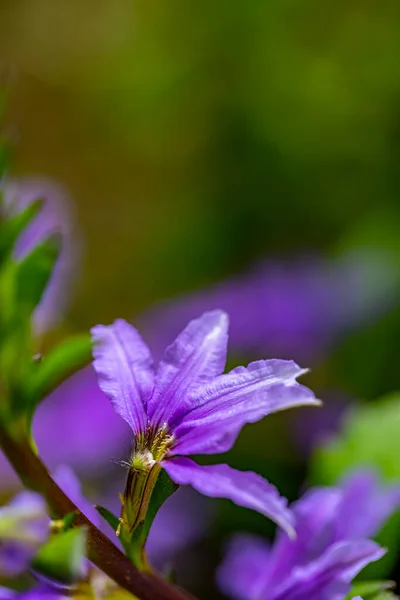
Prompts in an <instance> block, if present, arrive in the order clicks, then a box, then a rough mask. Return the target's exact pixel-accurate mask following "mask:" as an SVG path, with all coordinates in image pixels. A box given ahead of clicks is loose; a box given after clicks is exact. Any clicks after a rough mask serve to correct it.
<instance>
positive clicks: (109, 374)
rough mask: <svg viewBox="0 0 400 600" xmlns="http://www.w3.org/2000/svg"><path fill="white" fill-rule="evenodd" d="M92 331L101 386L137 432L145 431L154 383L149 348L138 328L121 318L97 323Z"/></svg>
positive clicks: (96, 366) (94, 354) (95, 364)
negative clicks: (107, 323) (111, 321)
mask: <svg viewBox="0 0 400 600" xmlns="http://www.w3.org/2000/svg"><path fill="white" fill-rule="evenodd" d="M91 333H92V339H93V342H94V348H93V356H94V359H95V360H94V362H93V366H94V369H95V371H96V374H97V380H98V384H99V386H100V389H101V390H102V391H103V392H104V393H105V394H106V396H107V397H108V399H109V400H110V401H111V403H112V405H113V407H114V410H115V411H116V412H117V413H118V414H119V415H120V416H121V417H122V418H123V419H125V421H126V422H127V423H129V425H130V426H131V427H132V429H133V431H134V433H138V432H140V431H144V430H145V429H146V426H147V417H146V405H147V402H148V400H149V398H150V396H151V394H152V391H153V386H154V372H153V361H152V357H151V353H150V350H149V349H148V347H147V346H146V344H145V343H144V341H143V340H142V338H141V337H140V335H139V333H138V332H137V330H136V329H135V328H134V327H132V326H131V325H129V324H128V323H127V322H126V321H124V320H122V319H118V320H117V321H115V322H114V323H113V325H109V326H104V325H96V327H93V328H92V330H91Z"/></svg>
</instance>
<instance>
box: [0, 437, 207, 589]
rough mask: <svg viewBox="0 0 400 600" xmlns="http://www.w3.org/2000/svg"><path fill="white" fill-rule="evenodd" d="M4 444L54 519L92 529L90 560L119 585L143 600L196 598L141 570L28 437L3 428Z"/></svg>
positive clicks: (19, 473)
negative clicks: (81, 504) (18, 437)
mask: <svg viewBox="0 0 400 600" xmlns="http://www.w3.org/2000/svg"><path fill="white" fill-rule="evenodd" d="M0 446H1V448H2V450H3V452H4V453H5V455H6V456H7V458H8V460H9V461H10V463H11V465H12V466H13V468H14V469H15V471H16V472H17V474H18V476H19V477H20V479H21V481H22V482H23V483H24V485H25V486H26V487H28V488H30V489H32V490H35V491H37V492H40V493H41V494H42V495H43V496H44V497H45V498H46V500H47V503H48V505H49V507H50V510H51V512H52V516H54V518H61V517H64V516H65V515H67V514H69V513H72V512H76V513H77V514H78V516H77V518H76V519H75V520H74V524H73V525H74V526H82V525H83V526H85V527H86V528H87V530H88V550H87V552H88V558H89V560H90V561H92V562H93V563H94V564H95V565H96V566H97V567H98V568H99V569H101V571H103V572H104V573H105V574H106V575H108V576H109V577H110V578H111V579H112V580H114V581H115V582H116V583H117V584H118V585H120V586H121V587H122V588H124V589H125V590H127V591H128V592H131V593H132V594H133V595H134V596H136V597H137V598H139V599H140V600H195V599H194V598H193V596H190V595H189V594H188V593H187V592H184V591H183V590H181V589H179V588H177V587H175V586H173V585H171V584H169V583H167V582H166V581H164V580H163V579H161V578H159V577H158V576H156V575H153V574H150V573H143V572H141V571H139V570H138V569H137V568H136V567H135V566H134V565H133V564H132V563H131V562H130V560H129V559H128V558H127V557H126V556H125V555H124V554H122V552H121V551H120V550H119V549H118V548H117V547H116V546H115V545H114V544H113V543H112V542H111V540H109V539H108V537H107V536H105V535H104V534H103V533H102V532H101V531H100V530H99V529H97V527H95V526H94V525H93V523H91V522H90V521H89V519H87V518H86V517H85V515H83V514H82V513H81V512H80V511H79V509H78V508H77V507H76V506H75V504H74V503H73V502H72V501H71V500H70V499H69V498H68V496H66V495H65V494H64V492H63V491H62V490H61V489H60V488H59V487H58V485H57V484H56V483H55V481H54V480H53V479H52V478H51V476H50V474H49V472H48V471H47V469H46V467H45V465H44V464H43V463H42V461H41V460H40V458H39V457H38V456H36V454H35V453H34V452H33V450H32V448H31V446H30V444H29V442H28V440H23V441H20V440H18V441H17V440H15V439H13V438H12V437H11V436H10V435H9V434H8V433H7V432H5V431H4V430H3V429H2V428H1V427H0Z"/></svg>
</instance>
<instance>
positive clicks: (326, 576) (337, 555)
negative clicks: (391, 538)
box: [266, 540, 385, 600]
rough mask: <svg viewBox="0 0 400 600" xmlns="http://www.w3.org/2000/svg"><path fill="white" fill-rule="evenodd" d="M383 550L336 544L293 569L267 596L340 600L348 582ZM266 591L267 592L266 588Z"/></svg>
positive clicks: (372, 545)
mask: <svg viewBox="0 0 400 600" xmlns="http://www.w3.org/2000/svg"><path fill="white" fill-rule="evenodd" d="M384 554H385V550H384V549H383V548H381V547H380V546H378V544H376V543H375V542H372V541H370V540H358V541H351V542H348V541H346V542H338V543H337V544H333V545H332V546H331V547H330V548H328V550H327V551H326V552H325V553H324V554H323V555H322V556H321V557H320V558H318V559H317V560H315V561H314V562H311V563H309V564H307V565H305V566H303V567H299V568H296V569H293V571H292V574H291V576H290V577H287V578H285V579H284V581H283V582H282V584H281V585H280V586H278V587H277V588H275V590H274V592H273V593H272V594H271V595H270V596H268V597H270V598H271V600H342V599H343V598H344V597H345V596H346V594H347V593H348V592H349V591H350V583H351V581H352V579H353V578H354V577H355V576H356V575H357V574H358V573H359V572H360V571H361V570H362V569H363V568H364V567H365V566H366V565H368V564H369V563H370V562H373V561H375V560H379V559H380V558H381V557H382V556H383V555H384ZM266 589H268V590H270V588H266Z"/></svg>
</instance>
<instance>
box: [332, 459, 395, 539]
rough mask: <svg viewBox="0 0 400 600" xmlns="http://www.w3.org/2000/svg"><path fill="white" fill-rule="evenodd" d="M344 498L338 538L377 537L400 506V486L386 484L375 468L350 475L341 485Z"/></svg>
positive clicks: (341, 506)
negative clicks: (381, 480) (382, 482)
mask: <svg viewBox="0 0 400 600" xmlns="http://www.w3.org/2000/svg"><path fill="white" fill-rule="evenodd" d="M341 488H342V490H343V499H342V502H341V505H340V518H338V519H337V523H336V539H356V538H362V537H364V538H367V537H373V536H375V535H376V534H377V533H379V530H380V529H381V528H382V526H383V525H384V524H385V521H387V519H388V518H389V517H390V515H391V514H392V513H394V512H395V511H396V510H398V509H399V508H400V485H398V484H397V485H396V484H395V485H391V486H386V487H385V486H383V485H382V484H381V483H380V482H379V480H378V477H377V475H376V474H375V473H374V472H373V471H369V470H362V471H356V472H355V473H352V474H350V475H349V476H348V477H347V478H346V479H345V480H344V481H343V482H342V484H341Z"/></svg>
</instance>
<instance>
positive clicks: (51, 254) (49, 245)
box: [15, 237, 60, 318]
mask: <svg viewBox="0 0 400 600" xmlns="http://www.w3.org/2000/svg"><path fill="white" fill-rule="evenodd" d="M59 246H60V243H59V239H58V237H51V238H49V239H47V240H45V241H43V242H41V243H40V244H38V245H37V246H36V247H35V248H34V249H33V250H32V251H31V252H30V253H29V254H28V255H27V256H26V257H25V258H23V259H22V260H21V261H20V262H19V263H18V266H17V269H16V286H15V302H16V306H17V307H18V310H19V311H22V314H23V315H26V317H27V318H29V316H30V315H31V314H32V313H33V311H34V310H35V308H36V307H37V306H38V304H39V303H40V300H41V299H42V296H43V293H44V291H45V289H46V286H47V284H48V282H49V279H50V277H51V274H52V272H53V267H54V264H55V262H56V260H57V258H58V254H59Z"/></svg>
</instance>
